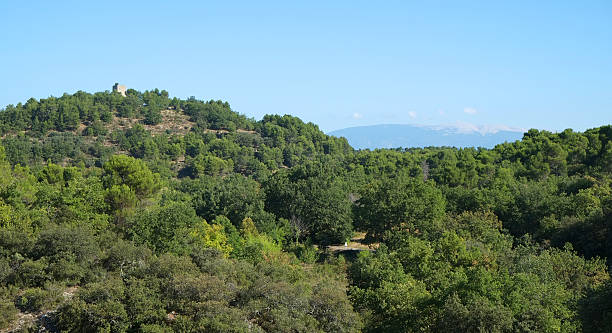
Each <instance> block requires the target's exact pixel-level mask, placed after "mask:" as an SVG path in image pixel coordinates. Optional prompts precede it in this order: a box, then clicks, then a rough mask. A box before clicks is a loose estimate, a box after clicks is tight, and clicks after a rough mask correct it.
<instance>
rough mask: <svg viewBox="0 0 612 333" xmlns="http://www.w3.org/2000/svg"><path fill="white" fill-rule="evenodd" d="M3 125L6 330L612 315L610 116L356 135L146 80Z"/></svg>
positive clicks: (541, 322)
mask: <svg viewBox="0 0 612 333" xmlns="http://www.w3.org/2000/svg"><path fill="white" fill-rule="evenodd" d="M0 137H1V138H2V141H1V143H2V144H1V145H0V329H4V330H5V331H24V332H28V331H38V330H39V329H41V328H45V329H46V330H49V331H61V332H192V331H193V332H361V331H363V332H610V331H612V282H610V276H609V269H610V266H609V264H610V262H611V261H610V260H608V258H612V126H609V125H608V126H602V127H599V128H594V129H590V130H587V131H585V132H583V133H579V132H574V131H572V130H570V129H568V130H565V131H563V132H560V133H551V132H548V131H539V130H530V131H528V132H526V133H525V134H524V136H523V138H522V140H520V141H516V142H511V143H503V144H499V145H497V146H496V147H495V148H493V149H483V148H469V149H456V148H452V147H429V148H397V149H381V150H374V151H370V150H355V149H353V148H352V147H351V146H350V145H349V144H348V143H347V141H346V139H344V138H336V137H332V136H328V135H325V134H324V133H323V132H321V131H320V130H319V128H318V127H317V126H316V125H315V124H312V123H304V122H302V121H301V120H300V119H298V118H296V117H292V116H289V115H285V116H278V115H267V116H265V117H263V119H261V120H259V121H256V120H254V119H250V118H247V117H245V116H244V115H241V114H239V113H236V112H234V111H232V109H231V108H230V105H229V104H228V103H227V102H222V101H201V100H197V99H195V98H193V97H192V98H189V99H187V100H182V99H178V98H170V97H169V94H168V92H166V91H164V90H161V91H160V90H158V89H155V90H151V91H146V92H144V93H142V92H138V91H135V90H132V89H130V90H128V92H127V96H126V97H124V96H122V95H120V94H118V93H115V92H108V91H107V92H98V93H95V94H90V93H86V92H82V91H79V92H77V93H75V94H72V95H70V94H65V95H63V96H62V97H59V98H56V97H49V98H45V99H40V100H37V99H34V98H31V99H29V100H28V101H26V102H25V103H19V104H17V105H8V106H6V107H5V108H4V109H2V110H1V111H0ZM345 242H347V243H350V246H347V247H344V244H345Z"/></svg>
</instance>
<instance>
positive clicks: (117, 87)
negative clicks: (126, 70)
mask: <svg viewBox="0 0 612 333" xmlns="http://www.w3.org/2000/svg"><path fill="white" fill-rule="evenodd" d="M113 92H118V93H120V94H121V96H123V97H125V96H127V95H126V93H127V87H126V86H124V85H121V84H119V83H115V85H114V86H113Z"/></svg>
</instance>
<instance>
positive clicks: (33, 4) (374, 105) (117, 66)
mask: <svg viewBox="0 0 612 333" xmlns="http://www.w3.org/2000/svg"><path fill="white" fill-rule="evenodd" d="M0 36H1V39H0V42H1V43H0V76H1V78H2V84H0V88H1V89H0V105H1V106H5V105H7V104H16V103H17V102H20V101H25V100H27V99H28V98H29V97H36V98H43V97H48V96H50V95H54V96H59V95H61V94H63V93H64V92H69V93H73V92H75V91H77V90H85V91H89V92H95V91H103V90H109V89H110V87H111V86H112V84H113V83H114V82H121V83H122V84H126V85H127V86H128V87H130V88H135V89H138V90H147V89H152V88H160V89H166V90H168V91H169V92H170V95H172V96H178V97H182V98H185V97H189V96H196V97H197V98H201V99H223V100H227V101H229V102H230V104H231V105H232V108H233V109H234V110H235V111H238V112H240V113H243V114H245V115H247V116H249V117H254V118H255V119H261V117H262V116H263V115H264V114H267V113H276V114H292V115H296V116H298V117H300V118H302V119H303V120H305V121H312V122H314V123H316V124H319V126H320V128H321V129H322V130H324V131H330V130H335V129H340V128H345V127H351V126H360V125H369V124H381V123H399V124H426V125H434V124H435V125H437V124H461V125H462V126H471V125H489V126H508V127H513V128H540V129H549V130H562V129H565V128H574V129H578V130H584V129H586V128H590V127H596V126H600V125H604V124H610V123H612V2H611V1H506V2H502V1H474V2H471V1H453V2H451V1H444V2H442V1H440V2H438V1H418V2H416V1H414V2H413V1H384V2H377V1H356V0H353V1H308V2H294V1H279V2H263V1H262V2H257V3H255V2H233V1H223V2H218V3H212V2H207V1H172V3H170V2H169V1H163V2H162V1H159V2H157V1H116V2H113V1H104V2H102V1H95V2H94V1H27V2H25V1H23V2H21V1H2V2H0Z"/></svg>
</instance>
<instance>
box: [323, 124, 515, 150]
mask: <svg viewBox="0 0 612 333" xmlns="http://www.w3.org/2000/svg"><path fill="white" fill-rule="evenodd" d="M523 132H525V130H523V129H517V128H510V127H505V126H503V127H499V126H475V125H471V124H457V125H444V126H421V125H372V126H359V127H350V128H345V129H340V130H336V131H332V132H329V133H328V134H329V135H333V136H337V137H345V138H346V139H347V140H348V142H349V143H350V144H351V146H353V147H354V148H357V149H376V148H398V147H402V148H411V147H430V146H449V147H458V148H464V147H484V148H493V147H495V145H497V144H500V143H504V142H514V141H516V140H520V139H521V138H522V137H523Z"/></svg>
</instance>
